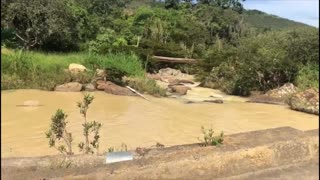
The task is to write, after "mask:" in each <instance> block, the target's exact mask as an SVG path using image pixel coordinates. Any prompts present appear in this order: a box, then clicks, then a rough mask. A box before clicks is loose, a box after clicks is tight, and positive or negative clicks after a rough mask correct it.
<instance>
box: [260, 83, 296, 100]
mask: <svg viewBox="0 0 320 180" xmlns="http://www.w3.org/2000/svg"><path fill="white" fill-rule="evenodd" d="M296 92H297V88H296V87H295V86H294V85H293V84H292V83H286V84H284V85H283V86H281V87H279V88H276V89H272V90H270V91H268V92H267V93H266V94H265V95H266V96H269V97H272V98H280V99H283V98H287V97H289V96H290V95H292V94H293V93H296Z"/></svg>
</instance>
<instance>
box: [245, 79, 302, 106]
mask: <svg viewBox="0 0 320 180" xmlns="http://www.w3.org/2000/svg"><path fill="white" fill-rule="evenodd" d="M296 92H297V88H296V87H295V86H294V85H293V84H292V83H286V84H284V85H283V86H281V87H279V88H276V89H272V90H270V91H268V92H266V93H265V94H262V95H260V94H257V95H252V96H251V97H250V100H249V101H248V102H255V103H266V104H286V103H287V100H288V99H289V98H290V97H291V96H292V95H293V94H294V93H296Z"/></svg>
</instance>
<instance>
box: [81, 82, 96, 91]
mask: <svg viewBox="0 0 320 180" xmlns="http://www.w3.org/2000/svg"><path fill="white" fill-rule="evenodd" d="M84 90H85V91H94V90H96V88H95V87H94V85H93V84H91V83H89V84H86V85H84Z"/></svg>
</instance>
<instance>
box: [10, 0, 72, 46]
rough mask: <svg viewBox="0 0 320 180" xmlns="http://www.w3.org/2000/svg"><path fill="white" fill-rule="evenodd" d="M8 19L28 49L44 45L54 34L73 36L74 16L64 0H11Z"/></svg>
mask: <svg viewBox="0 0 320 180" xmlns="http://www.w3.org/2000/svg"><path fill="white" fill-rule="evenodd" d="M6 19H7V21H8V24H9V26H12V27H13V28H14V29H15V35H16V36H17V37H18V38H19V39H20V40H21V42H22V44H23V47H24V48H26V49H30V48H32V47H34V46H36V45H42V44H43V42H44V41H46V39H48V38H49V37H50V36H53V35H59V36H60V37H67V38H71V37H72V32H73V31H72V28H71V27H70V26H72V24H73V23H72V17H71V15H70V13H69V12H68V10H67V8H66V6H65V3H64V0H57V1H50V0H33V1H28V0H16V1H10V2H8V5H7V14H6Z"/></svg>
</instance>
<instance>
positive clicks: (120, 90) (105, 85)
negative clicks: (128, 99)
mask: <svg viewBox="0 0 320 180" xmlns="http://www.w3.org/2000/svg"><path fill="white" fill-rule="evenodd" d="M96 88H97V89H98V90H103V91H104V92H106V93H109V94H114V95H121V96H136V94H135V93H134V92H132V91H131V90H129V89H128V88H125V87H121V86H118V85H116V84H114V83H112V82H110V81H103V80H98V81H97V86H96Z"/></svg>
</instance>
